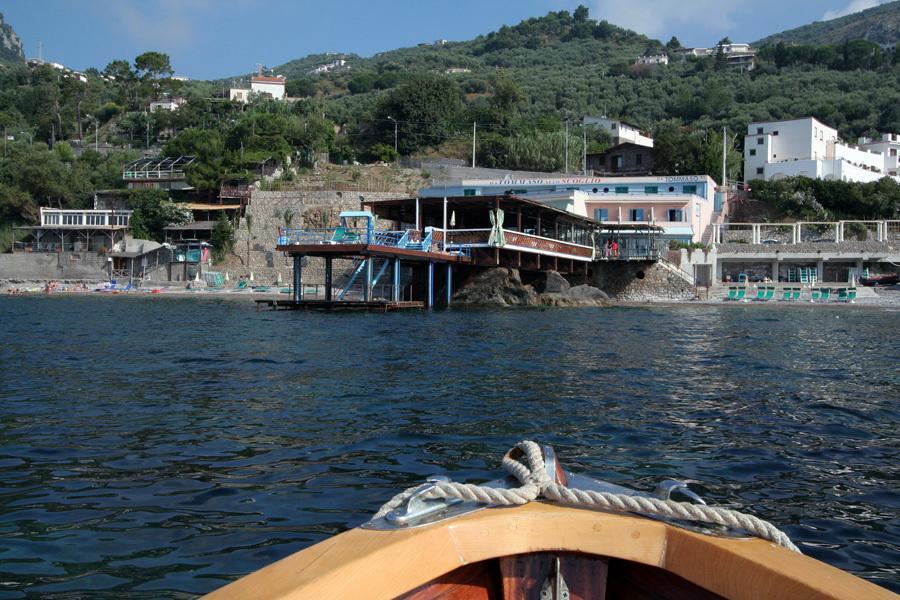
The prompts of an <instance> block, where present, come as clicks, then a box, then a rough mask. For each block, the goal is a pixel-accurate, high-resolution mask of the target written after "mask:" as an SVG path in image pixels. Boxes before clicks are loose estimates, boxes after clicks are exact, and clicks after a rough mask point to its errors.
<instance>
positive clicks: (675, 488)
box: [653, 479, 706, 506]
mask: <svg viewBox="0 0 900 600" xmlns="http://www.w3.org/2000/svg"><path fill="white" fill-rule="evenodd" d="M673 493H677V494H681V495H682V496H687V497H688V498H690V499H691V500H693V501H694V502H695V503H697V504H702V505H703V506H706V501H705V500H704V499H703V498H701V497H700V496H698V495H697V494H696V493H694V492H693V491H691V489H690V488H689V487H688V484H687V482H686V481H678V480H676V479H663V480H662V481H660V482H659V483H657V484H656V489H654V490H653V495H654V496H656V497H657V498H659V499H660V500H671V497H672V494H673Z"/></svg>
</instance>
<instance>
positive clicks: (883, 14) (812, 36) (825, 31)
mask: <svg viewBox="0 0 900 600" xmlns="http://www.w3.org/2000/svg"><path fill="white" fill-rule="evenodd" d="M848 40H868V41H870V42H875V43H876V44H883V45H885V44H896V43H897V42H900V1H895V2H888V3H887V4H882V5H881V6H876V7H874V8H870V9H867V10H864V11H861V12H858V13H854V14H852V15H847V16H846V17H840V18H837V19H832V20H830V21H816V22H815V23H810V24H809V25H804V26H803V27H797V28H796V29H789V30H787V31H782V32H781V33H776V34H774V35H770V36H768V37H765V38H763V39H761V40H759V41H758V42H755V43H754V46H762V45H765V44H776V43H778V42H784V43H786V44H831V45H838V44H843V43H844V42H846V41H848Z"/></svg>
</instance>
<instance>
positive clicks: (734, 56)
mask: <svg viewBox="0 0 900 600" xmlns="http://www.w3.org/2000/svg"><path fill="white" fill-rule="evenodd" d="M718 51H719V47H718V46H713V47H712V48H679V49H678V50H675V52H676V53H677V54H679V55H680V56H681V60H685V59H686V58H687V57H688V56H698V57H699V56H715V55H716V52H718ZM722 53H723V54H724V55H725V60H727V61H728V66H729V67H739V68H741V69H743V70H747V71H750V70H753V68H754V67H755V66H756V50H754V49H753V48H751V47H750V44H722Z"/></svg>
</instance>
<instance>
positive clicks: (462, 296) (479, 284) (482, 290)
mask: <svg viewBox="0 0 900 600" xmlns="http://www.w3.org/2000/svg"><path fill="white" fill-rule="evenodd" d="M535 288H536V289H535ZM453 301H454V302H455V303H457V304H470V305H480V306H536V305H539V306H604V305H606V304H608V301H609V297H608V296H607V295H606V294H605V293H604V292H602V291H601V290H599V289H597V288H595V287H592V286H590V285H577V286H574V287H572V286H571V285H570V284H569V282H568V281H566V279H565V278H564V277H563V276H562V275H560V274H559V273H557V272H556V271H548V272H547V273H546V274H545V275H543V276H542V277H541V279H539V280H538V281H536V282H535V285H534V287H532V286H530V285H527V284H524V283H522V279H521V277H520V275H519V271H518V270H516V269H507V268H504V267H495V268H493V269H487V270H486V271H483V272H481V273H479V274H478V275H476V276H475V277H473V278H472V279H471V280H470V281H469V282H468V283H467V284H466V285H465V286H464V287H463V288H462V289H461V290H459V291H458V292H456V294H455V296H454V299H453Z"/></svg>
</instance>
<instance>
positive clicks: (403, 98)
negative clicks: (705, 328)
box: [0, 7, 900, 225]
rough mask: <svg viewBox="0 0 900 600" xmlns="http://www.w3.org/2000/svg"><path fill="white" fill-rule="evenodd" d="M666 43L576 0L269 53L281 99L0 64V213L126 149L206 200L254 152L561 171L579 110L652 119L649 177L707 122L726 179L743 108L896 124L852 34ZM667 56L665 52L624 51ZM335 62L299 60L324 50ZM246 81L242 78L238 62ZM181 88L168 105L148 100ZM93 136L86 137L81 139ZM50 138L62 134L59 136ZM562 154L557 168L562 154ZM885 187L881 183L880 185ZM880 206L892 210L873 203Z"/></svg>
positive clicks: (884, 70) (877, 58) (13, 214)
mask: <svg viewBox="0 0 900 600" xmlns="http://www.w3.org/2000/svg"><path fill="white" fill-rule="evenodd" d="M678 46H679V44H678V40H677V39H675V38H673V39H672V40H669V41H668V42H667V43H666V44H665V45H663V44H662V43H661V42H660V41H657V40H652V39H649V38H647V37H645V36H642V35H639V34H637V33H634V32H632V31H628V30H625V29H622V28H619V27H616V26H615V25H612V24H610V23H607V22H605V21H595V20H593V19H591V18H590V17H589V14H588V9H587V8H585V7H579V8H578V9H576V10H575V11H574V12H572V13H570V12H568V11H559V12H551V13H549V14H547V15H545V16H543V17H538V18H532V19H528V20H525V21H523V22H521V23H519V24H518V25H514V26H510V27H502V28H500V29H499V30H498V31H495V32H491V33H488V34H486V35H482V36H479V37H477V38H475V39H473V40H470V41H461V42H447V43H445V42H437V43H430V44H423V45H419V46H416V47H411V48H401V49H397V50H393V51H390V52H384V53H381V54H378V55H376V56H373V57H371V58H363V57H359V56H355V55H333V54H319V55H313V56H307V57H305V58H303V59H299V60H296V61H291V62H290V63H287V64H285V65H281V66H280V67H278V68H277V69H275V72H277V73H281V74H284V75H286V76H287V77H288V85H287V88H288V95H289V96H291V97H293V98H295V99H298V100H297V101H294V102H273V101H270V100H266V99H264V98H259V99H254V100H253V101H252V102H251V103H250V104H249V105H241V104H238V103H234V102H228V101H227V87H228V80H223V81H219V82H203V81H192V82H181V81H177V80H174V79H172V78H171V73H172V72H173V70H174V69H173V66H172V65H170V64H169V57H168V56H166V55H165V54H160V53H158V52H152V51H151V52H145V53H142V54H141V55H139V56H137V57H135V58H134V60H133V62H132V61H129V60H124V59H123V60H115V61H112V62H111V63H110V64H108V65H106V66H105V68H103V70H102V71H101V70H99V69H86V70H85V77H84V78H79V77H76V76H74V75H72V74H63V75H62V76H60V73H59V72H58V71H56V70H55V69H53V68H52V67H51V66H49V65H43V66H29V65H26V64H24V63H22V62H20V63H19V64H17V65H7V66H6V67H5V68H2V69H0V126H2V127H3V128H4V130H5V131H6V132H7V135H8V136H9V137H10V139H9V140H8V142H9V143H8V144H7V146H5V147H4V155H3V156H2V157H0V225H2V224H3V223H4V222H20V221H23V220H24V221H28V220H31V219H33V218H34V215H35V214H36V211H37V207H38V206H47V205H52V206H86V205H88V203H89V202H90V192H91V190H93V189H97V188H105V187H113V186H121V185H122V182H121V176H120V168H121V165H122V163H123V162H124V161H126V160H127V158H128V157H129V156H132V155H134V154H135V153H136V152H137V151H139V150H143V151H146V152H147V153H163V154H165V155H167V156H179V155H193V156H196V157H197V161H196V162H195V163H194V164H192V165H191V167H190V168H189V170H188V171H189V172H188V180H189V181H190V183H191V185H192V186H193V187H194V188H195V189H196V190H198V193H199V194H201V195H206V196H208V197H214V196H215V194H216V193H217V191H218V189H219V186H220V185H221V184H222V183H223V182H234V181H250V180H252V179H253V177H254V175H253V172H254V171H256V170H257V169H258V168H259V166H260V165H261V164H265V162H266V161H270V160H274V161H276V162H279V163H281V164H290V165H291V168H289V169H285V170H284V172H283V175H282V176H281V180H279V181H278V182H276V183H275V184H273V185H276V186H277V185H282V184H283V185H290V182H291V181H292V178H294V177H296V176H298V175H301V174H303V173H304V172H305V170H306V169H310V168H312V167H314V166H315V165H321V162H320V161H319V157H321V156H322V155H323V154H325V153H327V155H328V156H329V158H330V160H331V161H332V162H335V163H338V164H348V165H353V164H354V163H355V162H360V163H371V162H375V161H386V162H390V161H393V160H394V159H396V158H397V156H398V154H399V155H400V156H403V157H412V158H416V157H423V158H427V157H452V158H458V159H462V160H466V161H468V160H470V159H471V155H472V136H473V127H474V128H476V132H477V141H476V148H475V150H476V162H477V164H478V165H479V166H483V167H495V168H502V169H515V170H524V171H547V172H553V171H570V172H571V171H573V170H577V169H578V166H579V162H580V160H579V158H580V157H581V155H582V151H583V149H584V147H585V144H586V147H587V150H588V151H589V152H596V151H602V150H604V149H605V148H607V147H608V146H609V143H610V138H609V137H608V135H606V134H605V133H603V132H599V131H597V130H596V129H595V128H590V127H588V128H585V129H583V130H582V129H581V127H580V123H581V119H582V117H583V116H585V115H603V114H605V115H609V116H617V117H621V118H624V119H627V120H628V121H631V122H634V123H636V124H637V125H639V126H640V127H642V128H644V129H645V130H647V131H650V132H652V134H653V136H654V138H655V140H656V148H657V161H656V165H655V171H656V172H657V173H659V174H671V175H678V174H687V173H709V174H710V175H712V176H714V177H717V176H719V173H720V170H721V167H720V162H721V152H722V150H721V148H722V129H723V128H726V129H727V130H728V133H729V135H728V139H729V141H730V144H731V148H730V151H729V154H728V177H729V178H730V179H738V178H740V177H741V176H742V175H741V147H742V144H743V136H744V133H745V132H746V130H747V125H748V124H749V123H750V122H753V121H767V120H779V119H791V118H797V117H805V116H813V117H816V118H818V119H820V120H822V121H823V122H825V123H828V124H829V125H831V126H833V127H836V128H837V129H838V130H839V131H840V134H841V136H842V137H844V139H848V140H852V139H855V138H856V137H858V136H862V135H869V136H871V135H874V134H877V133H880V132H900V88H898V86H897V81H898V77H900V52H898V51H896V50H884V49H882V48H881V47H880V46H879V45H878V44H875V43H873V42H869V41H865V40H853V41H851V42H849V43H846V44H841V45H822V44H817V45H785V44H778V45H773V46H768V47H766V48H763V49H762V50H761V51H760V53H759V63H758V65H757V67H756V68H755V69H753V70H751V71H746V70H744V71H741V70H736V69H733V68H729V66H728V63H727V60H726V59H725V57H724V55H720V56H710V57H704V58H693V57H692V58H689V59H688V60H686V61H682V60H680V58H679V56H678V54H677V53H676V52H674V50H676V49H677V48H678ZM664 52H665V53H668V54H669V56H670V58H671V62H670V63H669V64H668V65H636V64H634V62H635V57H636V56H639V55H642V54H647V53H654V54H659V53H664ZM338 59H342V60H346V64H345V65H343V66H339V67H337V68H335V69H333V70H331V71H329V72H325V73H320V74H315V75H314V74H311V71H312V70H313V69H314V68H315V67H318V66H321V65H325V64H328V63H331V62H334V61H335V60H338ZM244 78H246V76H244ZM166 95H183V96H186V97H187V98H188V102H187V104H186V105H184V106H182V107H181V108H179V109H178V110H176V111H172V112H169V111H157V112H152V113H150V112H148V107H149V104H150V102H151V101H152V100H154V99H157V98H159V97H161V96H166ZM92 137H93V141H94V143H95V144H98V145H99V146H100V147H101V149H102V147H104V146H106V147H107V148H108V151H106V152H95V151H94V150H93V149H92V148H91V144H90V141H91V138H92ZM61 142H66V143H61ZM566 156H569V157H570V159H571V160H570V161H569V164H568V165H566V164H565V157H566ZM891 185H896V184H893V183H891ZM885 206H888V208H886V209H885V212H884V214H889V215H894V214H895V213H896V211H895V209H894V208H893V207H894V206H895V205H894V204H891V203H888V204H886V205H885Z"/></svg>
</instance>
